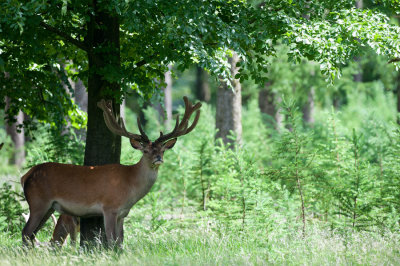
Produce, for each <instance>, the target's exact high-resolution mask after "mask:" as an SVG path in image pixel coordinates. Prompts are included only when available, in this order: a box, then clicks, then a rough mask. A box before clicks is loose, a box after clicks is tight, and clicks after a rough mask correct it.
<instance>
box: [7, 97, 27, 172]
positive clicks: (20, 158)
mask: <svg viewBox="0 0 400 266" xmlns="http://www.w3.org/2000/svg"><path fill="white" fill-rule="evenodd" d="M10 101H11V99H10V98H9V97H6V110H7V109H8V108H10ZM14 119H15V122H14V123H12V124H8V123H7V121H6V123H5V124H6V133H7V135H9V136H10V137H11V140H12V142H13V143H14V153H13V157H12V160H11V163H13V164H15V165H17V166H18V167H21V166H22V164H23V163H24V162H25V150H24V145H25V136H24V128H23V127H18V125H22V124H23V122H24V113H23V112H22V111H19V112H18V114H17V115H16V116H15V117H14Z"/></svg>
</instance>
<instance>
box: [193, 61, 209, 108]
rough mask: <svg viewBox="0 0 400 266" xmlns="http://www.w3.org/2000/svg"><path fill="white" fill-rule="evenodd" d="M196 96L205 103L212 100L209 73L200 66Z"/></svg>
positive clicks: (197, 69) (197, 73) (197, 68)
mask: <svg viewBox="0 0 400 266" xmlns="http://www.w3.org/2000/svg"><path fill="white" fill-rule="evenodd" d="M195 95H196V98H197V99H199V100H200V101H203V102H209V101H210V99H211V92H210V86H209V84H208V73H207V71H205V70H204V69H203V68H201V67H199V66H198V67H196V84H195Z"/></svg>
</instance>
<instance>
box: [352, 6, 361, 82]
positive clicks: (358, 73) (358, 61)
mask: <svg viewBox="0 0 400 266" xmlns="http://www.w3.org/2000/svg"><path fill="white" fill-rule="evenodd" d="M356 8H357V9H362V8H363V1H362V0H359V1H356ZM354 61H355V62H356V63H357V65H358V72H357V73H356V74H354V75H353V79H354V81H355V82H362V80H363V76H362V69H361V57H359V56H355V57H354Z"/></svg>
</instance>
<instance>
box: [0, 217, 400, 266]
mask: <svg viewBox="0 0 400 266" xmlns="http://www.w3.org/2000/svg"><path fill="white" fill-rule="evenodd" d="M173 223H174V227H175V228H173V229H171V228H168V227H167V226H165V227H160V228H159V229H158V230H157V231H156V232H153V231H151V230H144V229H143V228H142V229H140V228H132V227H131V228H129V227H128V228H126V234H125V243H124V245H123V249H122V250H119V251H113V250H106V249H99V248H93V249H91V250H89V251H85V250H82V249H79V248H74V247H71V246H70V245H67V246H66V247H63V248H62V249H61V250H53V249H51V248H46V247H39V248H34V249H28V250H24V249H22V248H21V247H20V243H21V242H20V239H19V236H12V237H10V236H8V235H7V234H6V233H4V232H3V233H0V265H19V264H29V265H115V264H118V265H269V264H278V265H282V264H284V265H338V264H340V265H343V264H351V265H399V264H400V245H399V240H400V234H398V233H385V234H377V233H371V232H348V233H347V234H343V233H342V234H339V233H335V232H332V231H330V230H326V229H320V228H318V227H317V226H315V227H314V228H309V230H308V233H307V235H306V236H305V237H304V238H303V237H302V236H301V233H300V232H298V231H293V230H292V231H291V230H286V231H285V230H274V231H271V232H267V231H266V230H262V229H259V230H256V231H245V232H243V231H235V230H228V229H219V230H216V229H215V228H210V227H209V226H207V225H197V226H193V227H187V226H186V227H185V228H183V227H182V226H179V223H180V221H179V220H177V221H174V222H173ZM46 234H48V233H47V232H44V233H43V234H41V235H40V236H39V237H40V239H41V240H43V241H44V240H45V239H46V237H47V239H49V238H50V235H46Z"/></svg>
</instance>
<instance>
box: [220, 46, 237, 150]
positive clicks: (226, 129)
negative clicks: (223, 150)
mask: <svg viewBox="0 0 400 266" xmlns="http://www.w3.org/2000/svg"><path fill="white" fill-rule="evenodd" d="M238 61H239V57H238V55H237V54H236V53H234V54H233V57H232V58H229V63H230V65H231V74H232V77H234V76H235V75H236V74H237V73H238V68H237V67H236V63H237V62H238ZM232 86H233V90H232V89H231V88H229V87H228V84H226V83H224V82H221V85H220V86H219V87H218V92H217V113H216V127H217V129H218V132H217V135H216V138H222V140H223V142H224V144H226V145H230V146H231V147H232V145H231V144H233V143H234V142H236V143H237V144H239V145H240V144H241V141H242V96H241V90H242V88H241V85H240V82H239V80H237V79H234V80H233V81H232ZM231 133H233V134H234V135H235V137H236V141H235V140H232V139H230V138H229V136H230V135H231Z"/></svg>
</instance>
